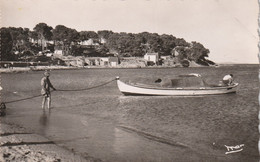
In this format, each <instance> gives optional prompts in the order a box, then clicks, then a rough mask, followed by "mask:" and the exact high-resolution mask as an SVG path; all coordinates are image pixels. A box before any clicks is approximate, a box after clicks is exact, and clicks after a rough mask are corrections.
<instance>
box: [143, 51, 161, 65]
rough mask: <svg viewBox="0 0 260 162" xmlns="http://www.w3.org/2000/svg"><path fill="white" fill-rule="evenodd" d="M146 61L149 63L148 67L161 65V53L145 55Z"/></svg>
mask: <svg viewBox="0 0 260 162" xmlns="http://www.w3.org/2000/svg"><path fill="white" fill-rule="evenodd" d="M144 60H146V61H147V65H153V64H156V65H158V63H159V53H157V52H156V53H155V52H154V53H146V54H145V55H144Z"/></svg>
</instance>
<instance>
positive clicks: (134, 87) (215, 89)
mask: <svg viewBox="0 0 260 162" xmlns="http://www.w3.org/2000/svg"><path fill="white" fill-rule="evenodd" d="M192 77H194V78H192ZM184 78H190V79H189V80H198V79H195V78H199V80H201V82H202V83H203V84H199V85H197V86H195V85H194V84H188V86H185V85H184V84H179V83H180V80H186V79H184ZM116 79H117V85H118V88H119V90H120V91H121V92H122V93H123V94H125V95H157V96H194V95H216V94H227V93H234V92H236V90H237V88H238V83H233V84H232V85H228V86H227V85H209V84H206V83H205V82H204V81H203V80H202V79H201V78H200V77H198V76H192V75H185V76H181V77H180V76H179V78H177V79H176V78H175V79H172V80H171V83H172V85H171V86H167V87H165V86H163V85H162V84H157V85H156V84H153V85H151V84H140V83H125V82H123V81H120V78H119V77H116ZM186 85H187V80H186Z"/></svg>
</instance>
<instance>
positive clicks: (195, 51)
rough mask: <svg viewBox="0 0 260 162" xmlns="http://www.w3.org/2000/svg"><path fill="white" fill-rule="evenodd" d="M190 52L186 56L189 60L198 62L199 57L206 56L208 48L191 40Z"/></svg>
mask: <svg viewBox="0 0 260 162" xmlns="http://www.w3.org/2000/svg"><path fill="white" fill-rule="evenodd" d="M190 49H191V52H190V54H189V56H188V58H189V60H193V61H195V62H198V60H199V59H204V58H205V57H208V54H209V49H206V48H205V47H204V46H203V45H202V44H201V43H198V42H195V41H193V42H191V48H190Z"/></svg>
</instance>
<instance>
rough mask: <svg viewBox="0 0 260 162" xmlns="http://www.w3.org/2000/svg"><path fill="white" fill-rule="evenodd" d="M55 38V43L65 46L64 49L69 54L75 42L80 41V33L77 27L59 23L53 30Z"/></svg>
mask: <svg viewBox="0 0 260 162" xmlns="http://www.w3.org/2000/svg"><path fill="white" fill-rule="evenodd" d="M52 33H53V40H54V41H55V42H56V43H55V44H59V45H61V46H62V47H63V49H64V51H65V52H66V53H67V54H68V53H69V52H70V51H69V49H71V46H72V45H73V44H77V43H76V42H78V41H79V33H78V32H77V30H75V29H71V28H67V27H66V26H64V25H57V26H56V27H55V29H53V31H52Z"/></svg>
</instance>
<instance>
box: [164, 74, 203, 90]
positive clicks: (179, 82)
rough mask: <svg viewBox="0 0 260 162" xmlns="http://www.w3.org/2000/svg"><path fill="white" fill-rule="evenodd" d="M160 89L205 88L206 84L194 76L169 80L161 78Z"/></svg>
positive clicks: (181, 76)
mask: <svg viewBox="0 0 260 162" xmlns="http://www.w3.org/2000/svg"><path fill="white" fill-rule="evenodd" d="M160 84H161V86H162V87H173V88H178V87H182V88H190V87H194V88H195V87H205V86H206V83H205V81H204V80H203V79H202V78H201V77H200V76H195V75H179V76H173V77H171V78H163V79H162V81H161V83H160Z"/></svg>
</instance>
